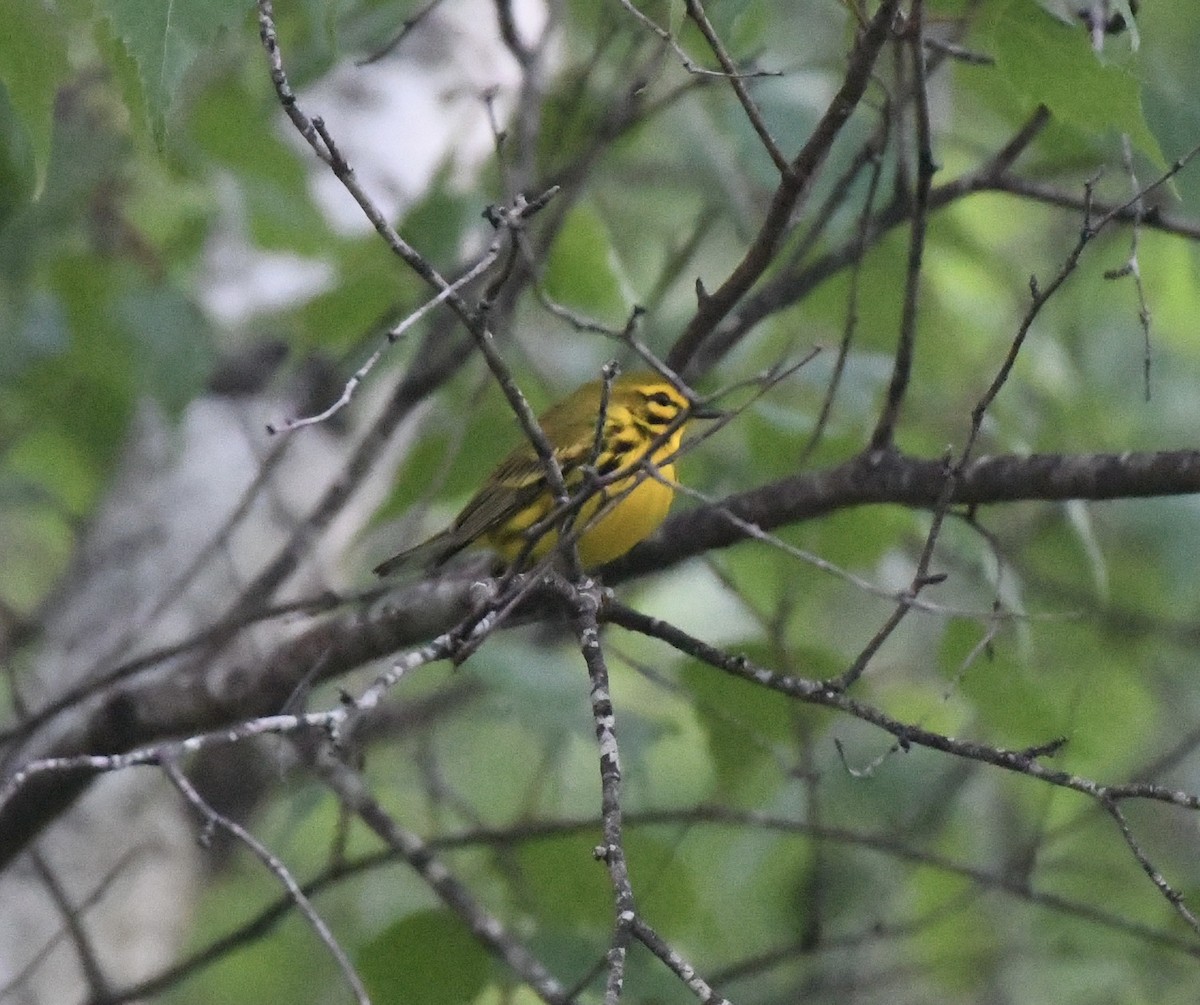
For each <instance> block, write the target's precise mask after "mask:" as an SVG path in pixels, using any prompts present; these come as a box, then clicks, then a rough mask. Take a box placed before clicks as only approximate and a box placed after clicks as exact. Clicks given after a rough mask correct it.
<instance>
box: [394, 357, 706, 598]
mask: <svg viewBox="0 0 1200 1005" xmlns="http://www.w3.org/2000/svg"><path fill="white" fill-rule="evenodd" d="M603 386H604V385H603V381H598V380H597V381H593V382H591V383H590V384H584V385H583V386H582V387H580V388H579V389H578V390H576V391H575V392H573V393H572V394H570V395H568V396H567V397H566V398H564V399H563V400H562V401H560V402H559V403H558V404H557V405H554V406H553V407H552V408H550V409H548V410H547V411H546V412H545V413H544V414H543V415H542V416H540V417H539V418H538V425H540V426H541V427H542V431H543V432H544V433H545V434H546V439H547V440H548V441H549V443H550V446H551V447H552V448H553V450H554V456H555V459H556V460H557V461H558V464H559V467H560V468H561V470H562V473H563V481H564V484H565V485H566V488H567V492H568V493H569V494H570V496H571V497H572V500H571V504H569V506H568V509H567V510H566V511H564V516H565V514H566V512H573V513H574V516H573V519H572V527H573V528H574V530H575V532H576V533H577V534H578V541H577V544H578V547H579V559H580V561H581V562H582V563H583V565H584V567H585V568H592V567H594V566H597V565H603V564H604V563H605V562H610V561H612V560H613V559H614V558H617V557H618V556H620V555H623V554H625V552H627V551H628V550H629V549H630V548H632V547H633V546H634V545H635V544H637V543H638V542H639V541H641V540H643V539H644V538H647V537H649V536H650V535H651V534H652V533H654V531H655V530H656V529H657V528H658V525H659V524H661V523H662V522H663V520H664V519H665V518H666V516H667V510H669V509H670V507H671V500H672V498H673V497H674V495H675V489H674V487H673V482H674V481H675V460H674V458H675V455H676V454H677V453H678V451H679V443H680V440H681V439H682V438H683V430H684V425H685V424H686V421H687V419H690V418H714V417H715V416H716V415H717V414H719V413H714V412H711V411H708V410H706V409H701V408H698V407H696V406H695V405H693V404H692V402H691V401H690V400H689V398H688V397H687V395H685V394H684V393H683V392H682V391H680V390H679V389H678V388H677V387H675V385H674V384H672V383H671V382H670V381H668V380H666V379H665V378H663V377H660V376H659V375H658V374H654V373H632V374H628V375H626V376H623V377H619V378H618V379H616V380H614V381H613V382H612V384H611V386H610V391H609V396H608V400H607V402H606V403H605V404H604V415H603V423H601V421H600V419H601V416H600V414H599V413H600V409H601V404H602V395H603ZM646 460H649V461H650V462H651V463H653V465H654V466H655V468H656V469H657V474H652V473H651V472H650V471H649V470H648V465H646V464H643V461H646ZM588 471H590V472H591V473H592V474H593V476H594V477H595V478H596V479H600V480H601V481H602V485H601V487H599V488H597V489H596V490H595V491H593V492H592V493H591V494H590V495H588V494H587V493H588V486H587V484H586V483H585V478H586V477H587V472H588ZM622 472H627V473H628V477H625V478H621V477H614V476H618V475H620V474H621V473H622ZM571 505H573V506H574V509H571V508H570V506H571ZM555 509H556V504H555V499H554V493H553V492H552V491H551V489H550V486H549V484H548V481H547V479H546V470H545V467H544V466H543V464H542V461H541V460H540V459H539V457H538V456H537V453H536V452H535V451H534V449H533V446H532V444H530V443H528V442H526V443H523V444H521V445H520V446H519V447H517V448H516V449H515V450H513V451H512V453H510V454H509V455H508V456H507V457H505V458H504V460H502V461H501V462H500V463H499V464H498V465H497V466H496V468H495V470H494V471H492V473H491V474H490V475H489V476H488V478H487V480H486V481H485V482H484V483H483V487H482V488H481V489H480V490H479V491H478V492H476V493H475V495H474V496H472V497H471V500H470V501H469V502H468V503H467V504H466V506H464V507H463V508H462V512H460V513H459V514H458V516H457V517H455V518H454V522H453V523H452V524H451V525H450V526H449V527H448V528H447V529H446V530H444V531H442V532H441V533H439V534H435V535H434V536H433V537H431V538H429V540H427V541H424V542H423V543H421V544H418V545H417V546H416V547H414V548H409V549H408V550H407V551H402V552H400V554H398V555H395V556H393V557H392V558H389V559H388V560H387V561H386V562H383V563H381V564H380V565H378V566H376V568H375V572H376V573H377V574H379V575H380V576H386V575H387V574H388V573H390V572H392V571H394V570H395V569H397V568H399V567H400V566H401V565H404V564H406V563H409V562H413V561H421V562H424V563H425V564H427V565H430V566H436V565H440V564H441V563H442V562H444V561H445V560H446V559H448V558H449V557H450V556H451V555H454V554H456V553H457V552H459V551H461V550H462V549H463V548H466V547H468V546H469V545H472V544H475V543H476V542H481V543H483V544H485V545H486V546H487V547H489V548H491V549H492V550H493V551H495V552H497V553H498V554H499V555H501V556H502V557H503V558H504V559H505V561H506V562H508V563H512V562H515V561H518V560H522V561H525V560H536V559H538V558H541V557H542V556H544V555H545V554H547V553H548V552H549V551H550V550H551V549H552V548H553V547H554V546H555V544H557V542H558V529H559V526H560V524H561V521H559V520H555V519H553V515H554V513H555ZM548 518H549V519H548Z"/></svg>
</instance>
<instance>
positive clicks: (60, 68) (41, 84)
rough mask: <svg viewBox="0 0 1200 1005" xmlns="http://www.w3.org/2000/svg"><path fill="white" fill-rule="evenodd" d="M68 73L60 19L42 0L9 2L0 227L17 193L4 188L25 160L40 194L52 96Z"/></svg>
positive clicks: (3, 48) (3, 34)
mask: <svg viewBox="0 0 1200 1005" xmlns="http://www.w3.org/2000/svg"><path fill="white" fill-rule="evenodd" d="M67 70H68V64H67V47H66V40H65V39H64V37H63V34H62V30H61V22H60V20H59V19H58V18H56V17H54V16H53V15H52V14H51V13H50V11H48V10H47V9H46V8H45V6H43V4H42V3H41V0H9V2H8V3H6V4H5V7H4V29H3V31H0V82H3V84H4V87H3V88H0V91H3V90H6V91H7V94H6V95H2V96H0V225H3V223H4V219H5V216H6V215H7V213H6V210H11V206H10V203H11V202H12V200H13V196H14V195H15V193H16V192H18V191H20V189H19V188H18V189H10V188H9V185H10V184H12V183H13V180H14V178H19V177H20V176H21V175H23V174H24V172H25V170H26V167H25V166H24V165H25V161H26V158H28V157H30V156H31V157H32V164H33V170H34V173H35V176H36V184H35V185H34V190H35V191H41V187H42V182H43V181H44V180H45V178H46V165H47V164H48V163H49V161H50V136H51V132H52V127H53V123H54V98H55V95H57V93H58V88H59V85H60V84H61V83H62V82H63V80H64V79H65V78H66V76H67ZM23 146H26V147H27V148H28V149H27V150H22V147H23ZM14 172H15V174H14Z"/></svg>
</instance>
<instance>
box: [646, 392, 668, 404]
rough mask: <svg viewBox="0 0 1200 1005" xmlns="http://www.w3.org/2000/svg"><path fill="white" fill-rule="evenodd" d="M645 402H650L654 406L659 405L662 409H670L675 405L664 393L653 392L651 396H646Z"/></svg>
mask: <svg viewBox="0 0 1200 1005" xmlns="http://www.w3.org/2000/svg"><path fill="white" fill-rule="evenodd" d="M646 400H647V401H651V402H653V403H654V404H656V405H661V406H662V407H663V408H670V407H671V406H672V405H674V404H675V402H674V401H672V400H671V396H670V395H669V394H667V392H666V391H655V392H654V393H653V394H649V395H647V396H646Z"/></svg>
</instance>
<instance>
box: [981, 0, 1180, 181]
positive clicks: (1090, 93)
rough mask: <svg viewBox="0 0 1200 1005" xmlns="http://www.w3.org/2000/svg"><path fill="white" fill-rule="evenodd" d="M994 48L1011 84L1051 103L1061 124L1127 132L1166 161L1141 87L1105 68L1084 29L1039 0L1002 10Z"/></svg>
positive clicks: (1031, 98)
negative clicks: (1148, 120) (1148, 117)
mask: <svg viewBox="0 0 1200 1005" xmlns="http://www.w3.org/2000/svg"><path fill="white" fill-rule="evenodd" d="M990 28H991V30H990V37H989V39H988V49H989V50H990V52H991V54H992V55H993V57H994V58H995V60H996V69H997V70H998V71H999V72H1000V74H1001V76H1002V77H1003V78H1004V80H1005V82H1006V83H1007V84H1008V86H1009V87H1010V88H1011V89H1012V90H1013V91H1014V92H1015V93H1016V94H1018V95H1020V96H1021V97H1022V98H1024V99H1025V100H1026V101H1028V102H1029V104H1030V107H1033V106H1035V105H1039V104H1042V105H1045V106H1046V107H1047V108H1048V109H1049V110H1050V111H1051V113H1052V114H1053V115H1054V116H1055V118H1057V119H1058V120H1059V121H1061V122H1065V123H1068V124H1069V125H1072V126H1074V127H1075V128H1077V129H1080V130H1083V131H1084V132H1087V133H1092V134H1104V133H1107V132H1108V131H1109V130H1117V131H1119V132H1122V133H1127V134H1128V135H1129V138H1130V140H1131V141H1132V142H1133V144H1134V145H1135V146H1136V147H1137V148H1138V149H1139V150H1141V151H1142V152H1143V153H1144V154H1146V155H1147V156H1148V157H1149V158H1150V159H1151V160H1152V161H1153V162H1154V163H1155V164H1156V165H1157V166H1159V167H1165V165H1166V159H1165V158H1164V157H1163V153H1162V150H1161V149H1160V148H1159V145H1158V140H1157V139H1155V137H1154V134H1153V133H1151V132H1150V127H1149V126H1148V125H1147V124H1146V119H1145V116H1144V115H1143V113H1142V95H1141V85H1140V84H1139V82H1138V80H1137V78H1135V77H1134V76H1133V74H1131V73H1130V72H1129V71H1128V70H1125V69H1123V68H1122V67H1119V66H1112V65H1105V64H1104V63H1103V62H1101V59H1100V57H1099V56H1098V55H1097V54H1096V53H1095V52H1093V51H1092V48H1091V46H1090V45H1089V44H1088V38H1087V33H1086V32H1084V31H1082V30H1081V29H1080V28H1079V26H1078V25H1074V24H1064V23H1063V22H1061V21H1058V20H1056V19H1055V18H1052V17H1050V16H1049V15H1048V14H1047V13H1046V12H1045V11H1044V10H1043V9H1042V8H1041V7H1040V6H1038V4H1037V3H1035V2H1034V0H1010V2H1009V3H1007V4H1002V5H999V6H998V7H997V8H996V13H995V16H994V19H993V20H992V22H991V26H990Z"/></svg>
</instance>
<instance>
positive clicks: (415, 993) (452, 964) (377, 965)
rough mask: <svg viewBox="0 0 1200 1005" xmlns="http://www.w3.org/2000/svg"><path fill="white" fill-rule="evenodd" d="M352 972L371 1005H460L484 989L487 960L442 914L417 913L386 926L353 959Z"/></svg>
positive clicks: (448, 916)
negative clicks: (388, 1004) (403, 1004)
mask: <svg viewBox="0 0 1200 1005" xmlns="http://www.w3.org/2000/svg"><path fill="white" fill-rule="evenodd" d="M357 963H358V972H359V974H360V975H361V976H362V979H363V982H364V983H365V984H366V985H367V988H368V990H369V991H370V993H371V1000H372V1001H377V1002H421V1003H422V1005H463V1002H469V1001H471V1000H472V999H473V998H474V997H475V996H476V995H477V994H479V992H480V991H482V990H483V988H484V987H485V986H486V984H487V980H488V975H489V971H490V964H489V961H488V958H487V957H486V956H485V955H484V953H483V950H482V949H481V948H480V946H479V943H478V942H477V941H475V939H474V937H473V936H472V935H471V933H470V931H468V930H467V928H466V926H465V925H464V924H463V923H462V922H461V921H459V920H458V919H457V918H455V917H454V916H453V915H451V914H450V913H449V912H447V911H436V910H427V911H418V912H416V913H415V914H410V915H408V916H407V917H406V918H404V919H402V920H401V921H397V922H396V923H395V924H392V925H389V926H388V927H387V928H386V929H384V930H383V931H382V932H381V933H380V934H379V935H377V936H376V937H375V938H374V939H372V940H371V941H370V942H369V943H367V945H365V946H364V947H363V948H362V950H361V951H360V952H359V954H358V960H357Z"/></svg>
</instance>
